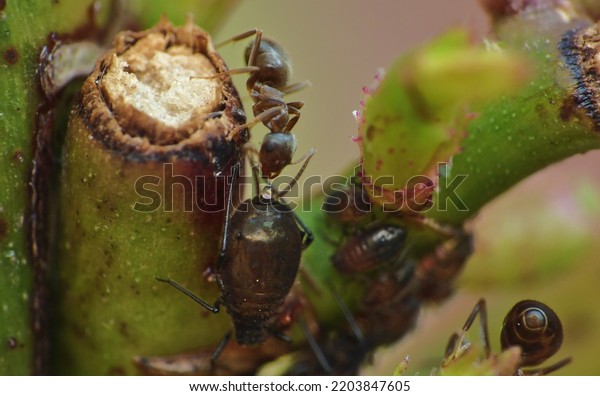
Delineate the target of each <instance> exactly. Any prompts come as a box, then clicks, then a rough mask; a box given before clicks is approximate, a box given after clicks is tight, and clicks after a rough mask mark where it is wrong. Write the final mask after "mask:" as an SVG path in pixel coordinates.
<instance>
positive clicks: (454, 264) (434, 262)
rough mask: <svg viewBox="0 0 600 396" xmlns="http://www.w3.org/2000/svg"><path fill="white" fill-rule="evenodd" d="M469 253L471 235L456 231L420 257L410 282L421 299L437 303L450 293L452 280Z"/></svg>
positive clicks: (471, 245)
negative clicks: (412, 281)
mask: <svg viewBox="0 0 600 396" xmlns="http://www.w3.org/2000/svg"><path fill="white" fill-rule="evenodd" d="M472 252H473V236H472V235H471V234H470V233H468V232H465V231H459V232H457V233H456V235H455V236H454V237H452V238H450V239H448V240H447V241H444V242H442V243H441V244H440V245H438V246H437V247H436V248H435V249H434V251H433V252H432V253H431V254H428V255H426V256H425V257H423V258H421V259H420V261H419V263H418V264H417V266H416V268H415V275H414V282H415V283H414V285H413V287H415V288H416V289H417V292H416V293H417V294H418V296H419V298H421V299H422V300H423V301H433V302H441V301H442V300H444V299H446V298H447V297H449V296H450V294H452V291H453V289H454V288H453V285H454V280H455V279H456V278H457V277H458V275H459V274H460V273H461V271H462V269H463V268H464V265H465V263H466V262H467V260H468V259H469V257H470V256H471V253H472Z"/></svg>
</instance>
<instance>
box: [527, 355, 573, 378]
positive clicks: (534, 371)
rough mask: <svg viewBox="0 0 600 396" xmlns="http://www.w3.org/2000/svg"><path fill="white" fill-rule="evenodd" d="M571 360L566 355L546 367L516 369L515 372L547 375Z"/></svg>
mask: <svg viewBox="0 0 600 396" xmlns="http://www.w3.org/2000/svg"><path fill="white" fill-rule="evenodd" d="M572 360H573V359H572V358H570V357H568V358H565V359H563V360H561V361H559V362H557V363H554V364H553V365H551V366H548V367H542V368H537V369H531V370H518V371H517V372H518V373H519V375H548V374H550V373H553V372H555V371H556V370H558V369H559V368H562V367H564V366H566V365H567V364H569V363H571V361H572Z"/></svg>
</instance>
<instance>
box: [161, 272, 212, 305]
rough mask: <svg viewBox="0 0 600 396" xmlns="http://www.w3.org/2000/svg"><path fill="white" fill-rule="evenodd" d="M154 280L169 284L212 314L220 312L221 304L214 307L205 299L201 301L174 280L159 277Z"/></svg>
mask: <svg viewBox="0 0 600 396" xmlns="http://www.w3.org/2000/svg"><path fill="white" fill-rule="evenodd" d="M154 278H155V279H156V280H157V281H159V282H164V283H168V284H169V285H171V286H173V287H174V288H175V289H177V290H179V291H180V292H182V293H183V294H185V295H186V296H188V297H189V298H191V299H192V300H194V301H195V302H197V303H198V304H200V305H202V306H203V307H204V308H206V309H207V310H209V311H210V312H212V313H218V312H219V302H218V301H217V302H216V303H215V305H214V306H212V305H210V304H209V303H207V302H206V301H204V300H203V299H201V298H200V297H198V296H197V295H195V294H194V293H192V292H191V291H189V290H188V289H186V288H185V287H183V286H181V285H180V284H179V283H177V282H175V281H174V280H172V279H163V278H159V277H158V276H156V277H154Z"/></svg>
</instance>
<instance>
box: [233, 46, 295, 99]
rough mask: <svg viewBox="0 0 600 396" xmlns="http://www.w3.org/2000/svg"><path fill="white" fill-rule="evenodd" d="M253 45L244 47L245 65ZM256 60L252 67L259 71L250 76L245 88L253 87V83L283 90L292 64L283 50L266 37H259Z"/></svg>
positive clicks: (290, 72)
mask: <svg viewBox="0 0 600 396" xmlns="http://www.w3.org/2000/svg"><path fill="white" fill-rule="evenodd" d="M252 47H253V43H250V44H249V45H248V47H246V52H245V54H244V58H245V60H246V64H248V62H249V61H250V53H251V52H252ZM256 51H257V54H256V59H255V61H254V64H253V66H257V67H258V68H259V70H257V71H256V72H254V73H253V74H252V77H251V78H250V79H248V81H247V83H246V86H247V88H248V90H251V89H252V88H253V87H254V83H255V82H259V83H260V84H266V85H269V86H271V87H273V88H276V89H281V88H284V87H285V86H286V85H287V83H288V79H289V77H290V75H291V74H292V63H291V61H290V58H289V56H288V54H287V52H286V51H285V49H284V48H283V47H282V46H281V45H279V44H278V43H277V42H275V41H274V40H272V39H270V38H268V37H264V36H263V37H261V40H260V45H259V47H258V50H256Z"/></svg>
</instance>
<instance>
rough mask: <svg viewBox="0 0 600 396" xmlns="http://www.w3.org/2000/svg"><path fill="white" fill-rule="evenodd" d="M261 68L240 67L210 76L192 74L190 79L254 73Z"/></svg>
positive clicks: (207, 78) (209, 78) (208, 78)
mask: <svg viewBox="0 0 600 396" xmlns="http://www.w3.org/2000/svg"><path fill="white" fill-rule="evenodd" d="M259 70H260V67H256V66H246V67H239V68H237V69H230V70H226V71H224V72H221V73H216V74H212V75H210V76H192V77H190V80H212V79H215V78H219V77H223V76H227V75H230V76H232V75H234V74H245V73H254V72H256V71H259Z"/></svg>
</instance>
